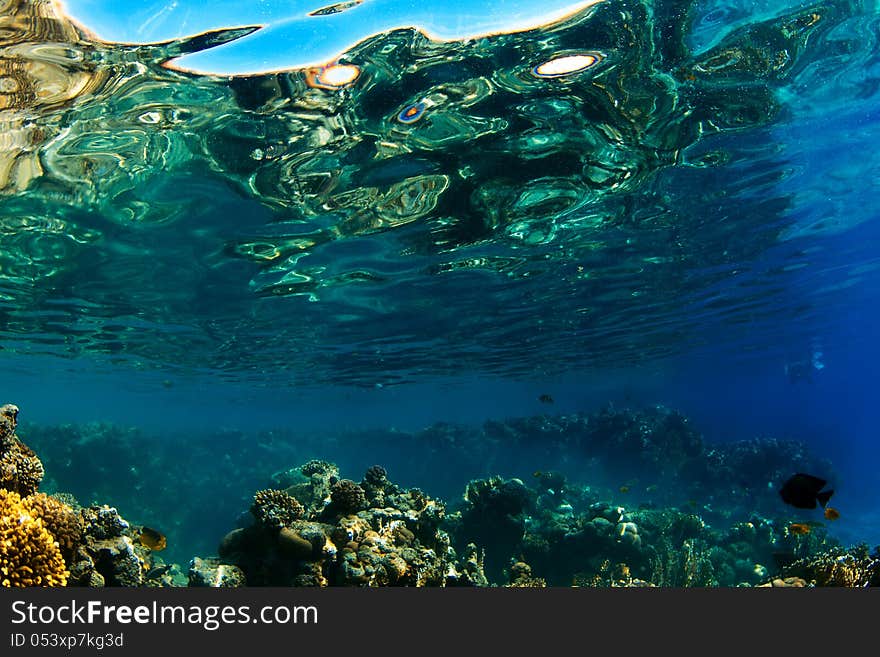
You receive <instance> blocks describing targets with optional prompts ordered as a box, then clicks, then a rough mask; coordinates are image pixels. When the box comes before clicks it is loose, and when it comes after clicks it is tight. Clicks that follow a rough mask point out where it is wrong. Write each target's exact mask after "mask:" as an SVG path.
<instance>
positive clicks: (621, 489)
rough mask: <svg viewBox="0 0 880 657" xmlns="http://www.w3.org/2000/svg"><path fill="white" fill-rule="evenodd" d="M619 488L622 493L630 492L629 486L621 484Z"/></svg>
mask: <svg viewBox="0 0 880 657" xmlns="http://www.w3.org/2000/svg"><path fill="white" fill-rule="evenodd" d="M618 490H619V491H620V492H621V493H628V492H629V486H621V487H620V488H619V489H618Z"/></svg>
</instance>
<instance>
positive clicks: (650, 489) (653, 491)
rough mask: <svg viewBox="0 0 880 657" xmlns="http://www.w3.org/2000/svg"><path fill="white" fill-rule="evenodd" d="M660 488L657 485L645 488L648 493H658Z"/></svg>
mask: <svg viewBox="0 0 880 657" xmlns="http://www.w3.org/2000/svg"><path fill="white" fill-rule="evenodd" d="M658 488H659V486H658V485H657V484H651V485H650V486H645V492H646V493H656V492H657V489H658Z"/></svg>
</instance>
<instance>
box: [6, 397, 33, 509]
mask: <svg viewBox="0 0 880 657" xmlns="http://www.w3.org/2000/svg"><path fill="white" fill-rule="evenodd" d="M17 425H18V406H15V405H14V404H6V405H5V406H2V407H0V488H2V489H5V490H8V491H14V492H16V493H19V494H20V495H30V494H31V493H34V492H36V490H37V488H38V487H39V485H40V482H41V481H42V480H43V475H44V472H43V464H42V462H41V461H40V459H39V458H38V457H37V455H36V454H35V453H34V452H33V450H31V449H30V448H29V447H28V446H27V445H25V444H24V443H23V442H21V440H19V438H18V436H16V435H15V429H16V426H17Z"/></svg>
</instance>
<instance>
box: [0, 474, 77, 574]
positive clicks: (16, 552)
mask: <svg viewBox="0 0 880 657" xmlns="http://www.w3.org/2000/svg"><path fill="white" fill-rule="evenodd" d="M68 575H69V573H68V571H67V568H66V566H65V564H64V559H63V558H62V557H61V550H60V549H59V547H58V543H57V542H56V541H55V539H54V538H53V536H52V534H50V533H49V532H48V531H47V530H46V528H45V527H44V526H43V521H42V520H41V519H40V518H39V517H35V516H34V515H33V514H32V513H31V511H30V509H29V508H28V506H27V503H26V502H23V501H22V498H21V496H20V495H18V493H15V492H10V491H6V490H4V489H0V585H2V586H5V587H10V586H15V587H24V586H64V585H66V584H67V577H68Z"/></svg>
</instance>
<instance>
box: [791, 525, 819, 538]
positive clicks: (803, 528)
mask: <svg viewBox="0 0 880 657" xmlns="http://www.w3.org/2000/svg"><path fill="white" fill-rule="evenodd" d="M788 531H789V532H791V533H792V534H795V535H796V536H804V535H805V534H809V533H810V532H811V531H813V528H812V527H811V526H810V525H808V524H807V523H805V522H793V523H791V524H790V525H789V526H788Z"/></svg>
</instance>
